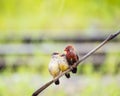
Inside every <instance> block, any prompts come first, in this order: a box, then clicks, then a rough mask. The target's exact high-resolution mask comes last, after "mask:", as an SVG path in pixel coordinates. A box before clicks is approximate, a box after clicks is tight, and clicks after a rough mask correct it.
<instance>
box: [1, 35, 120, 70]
mask: <svg viewBox="0 0 120 96" xmlns="http://www.w3.org/2000/svg"><path fill="white" fill-rule="evenodd" d="M23 37H24V38H22V39H20V41H21V42H20V43H13V41H14V39H13V38H11V40H8V42H6V43H1V44H0V69H4V68H6V66H7V61H6V60H7V59H6V56H8V55H15V56H18V58H15V59H16V60H14V62H13V63H12V64H10V66H13V67H15V66H18V67H19V66H20V65H23V64H29V61H30V59H32V57H33V58H36V56H35V55H34V54H36V53H37V54H41V53H42V55H49V54H51V53H52V52H54V51H55V50H58V51H59V50H63V48H64V47H65V46H66V45H67V44H71V43H72V44H74V45H75V47H76V48H77V49H78V51H79V54H80V56H83V55H85V54H86V53H87V52H89V51H90V50H91V49H93V48H94V47H96V46H97V45H98V44H99V43H100V42H102V41H103V40H104V39H105V38H106V37H105V36H91V37H90V36H89V37H87V36H78V37H67V36H58V37H53V38H49V40H45V39H44V38H42V37H40V38H37V39H33V38H32V37H27V36H23ZM107 52H113V53H115V52H120V40H119V39H114V40H112V41H111V42H110V43H108V44H107V45H105V46H104V47H103V48H101V49H100V50H99V51H97V52H96V53H95V54H94V55H92V56H91V58H90V59H91V60H90V62H91V63H92V64H93V65H94V67H95V69H97V68H98V67H99V66H101V64H103V63H104V61H105V59H106V53H107ZM23 55H26V56H27V57H28V58H27V59H23V60H22V59H21V58H22V56H23ZM35 60H37V61H36V62H39V60H40V58H38V59H35Z"/></svg>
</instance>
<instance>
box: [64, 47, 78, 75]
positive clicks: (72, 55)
mask: <svg viewBox="0 0 120 96" xmlns="http://www.w3.org/2000/svg"><path fill="white" fill-rule="evenodd" d="M64 51H65V52H66V59H67V61H68V64H69V65H70V66H71V65H73V64H74V63H76V62H77V61H78V60H79V57H78V55H77V51H76V49H75V48H74V47H73V46H72V45H68V46H67V47H66V48H65V49H64ZM71 71H72V73H76V72H77V67H76V68H73V69H72V70H71Z"/></svg>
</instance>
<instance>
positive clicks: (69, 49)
mask: <svg viewBox="0 0 120 96" xmlns="http://www.w3.org/2000/svg"><path fill="white" fill-rule="evenodd" d="M64 51H65V52H67V53H68V52H72V51H74V47H73V46H72V45H68V46H67V47H66V48H65V49H64Z"/></svg>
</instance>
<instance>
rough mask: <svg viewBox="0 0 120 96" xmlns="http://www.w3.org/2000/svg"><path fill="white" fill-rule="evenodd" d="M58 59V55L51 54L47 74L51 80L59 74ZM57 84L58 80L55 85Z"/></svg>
mask: <svg viewBox="0 0 120 96" xmlns="http://www.w3.org/2000/svg"><path fill="white" fill-rule="evenodd" d="M59 57H60V55H59V53H56V52H55V53H53V54H52V58H51V60H50V63H49V66H48V69H49V72H50V74H51V75H52V76H53V78H55V77H56V76H58V75H59V74H60V68H59V62H58V60H59ZM59 83H60V82H59V79H58V80H56V81H55V84H56V85H58V84H59Z"/></svg>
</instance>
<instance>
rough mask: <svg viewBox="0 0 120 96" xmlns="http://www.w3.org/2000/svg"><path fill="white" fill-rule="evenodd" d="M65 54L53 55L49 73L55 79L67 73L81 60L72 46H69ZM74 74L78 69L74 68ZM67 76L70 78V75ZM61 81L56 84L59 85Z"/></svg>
mask: <svg viewBox="0 0 120 96" xmlns="http://www.w3.org/2000/svg"><path fill="white" fill-rule="evenodd" d="M64 51H65V54H60V53H57V52H55V53H53V54H52V58H51V60H50V63H49V72H50V74H51V75H52V76H53V78H55V77H57V76H58V75H59V74H61V73H62V72H64V71H66V70H67V69H68V68H69V67H70V66H71V65H73V64H74V63H76V62H77V61H78V60H79V56H78V54H77V51H76V50H75V48H74V47H73V46H72V45H68V46H67V47H66V48H65V49H64ZM71 71H72V73H76V72H77V67H76V68H72V70H71ZM65 76H66V77H67V78H70V73H66V74H65ZM59 83H60V82H59V79H58V80H56V81H55V84H56V85H58V84H59Z"/></svg>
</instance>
